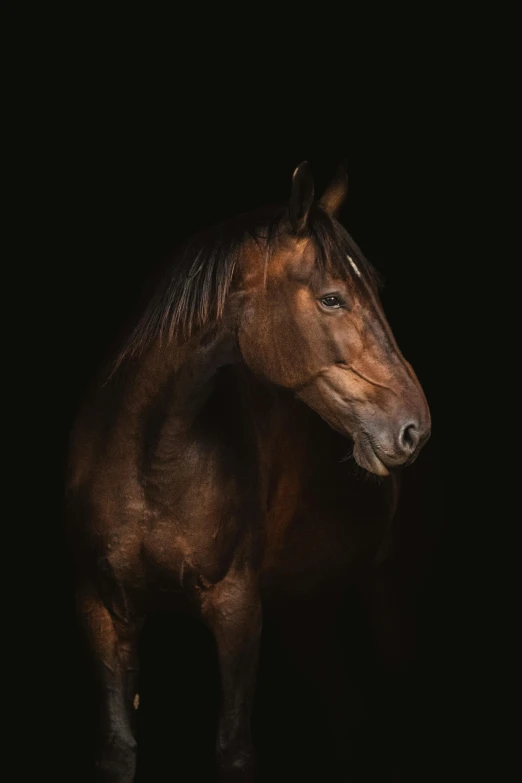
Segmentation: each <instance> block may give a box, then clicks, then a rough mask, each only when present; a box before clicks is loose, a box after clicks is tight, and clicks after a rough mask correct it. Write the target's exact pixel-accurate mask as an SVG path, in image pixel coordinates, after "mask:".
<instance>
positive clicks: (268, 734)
mask: <svg viewBox="0 0 522 783" xmlns="http://www.w3.org/2000/svg"><path fill="white" fill-rule="evenodd" d="M83 97H85V101H84V100H83ZM127 97H128V96H127ZM113 98H114V100H113ZM169 101H171V104H172V105H171V109H172V112H171V114H170V117H169V119H168V120H165V118H164V117H163V116H161V117H159V116H156V115H154V113H149V112H148V110H147V109H143V108H142V107H141V105H135V104H134V103H133V101H132V100H129V101H127V102H126V105H125V107H123V106H122V105H120V103H119V102H118V101H117V100H116V98H115V97H114V95H113V93H112V91H111V89H109V88H107V90H106V92H103V91H102V92H101V94H89V95H85V96H84V95H83V93H82V101H81V102H75V103H74V104H72V105H71V111H70V113H69V111H67V107H65V108H64V107H63V106H61V107H60V110H59V111H58V112H57V114H56V117H58V118H59V120H60V121H59V122H57V124H56V133H55V135H54V138H53V144H52V161H47V164H48V165H46V175H47V176H48V177H49V179H47V180H46V182H47V183H48V184H49V188H47V187H46V188H43V187H42V195H44V196H45V193H47V200H46V201H45V203H44V205H43V206H42V213H43V214H44V216H45V219H44V221H43V223H45V226H44V228H43V234H42V235H43V237H45V240H44V247H45V251H46V264H45V270H44V271H42V269H41V268H39V271H38V274H37V275H36V278H35V279H36V280H38V285H40V281H41V285H42V301H41V302H40V304H41V305H43V306H42V308H41V309H42V311H43V315H42V316H41V318H40V316H39V324H40V326H41V343H40V348H41V353H42V355H43V354H44V355H45V362H44V369H43V370H42V375H41V378H40V386H41V392H42V399H43V400H45V403H44V404H45V411H46V414H45V418H46V422H45V427H46V432H45V439H44V442H43V443H42V444H41V458H42V463H43V474H45V478H44V484H45V488H44V493H45V495H44V497H45V498H46V501H45V513H44V518H45V520H46V524H45V536H43V537H42V546H43V547H45V569H44V573H43V575H42V582H41V589H42V592H43V593H44V594H45V601H44V602H43V603H44V610H43V612H42V615H43V618H44V625H43V629H42V631H41V633H42V637H41V638H43V639H45V640H47V642H46V644H45V645H44V647H45V652H46V672H47V673H46V676H45V682H47V683H51V684H52V687H47V685H45V684H43V683H42V681H40V680H38V682H39V685H38V687H39V688H40V690H39V691H38V692H39V693H40V694H41V699H40V700H39V707H38V711H39V712H38V715H39V716H40V717H41V718H43V732H41V734H42V737H43V739H44V742H43V747H44V754H46V756H48V757H49V759H51V760H52V768H53V770H54V774H55V779H57V780H61V779H64V780H65V779H68V780H73V779H74V780H78V781H83V780H88V779H89V778H88V772H87V770H88V768H89V765H90V763H91V747H92V742H93V719H94V717H93V716H94V707H93V700H92V688H91V683H90V678H89V672H88V667H87V665H86V662H85V660H84V657H83V653H82V647H81V643H80V640H79V637H78V634H77V632H76V627H75V622H74V617H73V611H72V610H73V600H72V573H71V569H70V564H69V561H68V556H67V551H66V548H65V544H64V537H63V534H62V525H63V513H62V505H61V504H62V481H63V478H62V476H63V472H62V471H63V464H64V460H65V454H66V442H67V436H68V431H69V428H70V426H71V423H72V420H73V417H74V413H75V411H76V409H77V406H78V404H79V401H80V397H81V394H82V391H83V389H84V387H85V384H86V383H87V381H88V380H89V378H90V377H91V375H92V373H93V371H94V370H95V369H96V366H97V364H98V362H99V361H100V359H101V358H102V356H103V353H104V350H105V348H106V347H107V345H108V344H109V343H110V341H111V340H112V339H113V337H114V335H115V334H116V333H117V330H118V328H119V326H120V325H121V322H122V321H124V320H125V318H126V317H127V316H128V315H129V314H130V313H131V311H132V309H133V306H134V304H135V302H136V300H137V298H138V296H139V294H140V291H141V285H142V281H143V278H144V277H145V276H146V275H147V273H148V271H149V270H151V269H153V268H154V267H155V265H157V264H158V263H159V262H160V261H161V259H162V258H163V257H164V256H165V254H167V253H168V252H169V251H170V250H171V249H172V248H174V247H175V246H176V244H177V242H178V241H180V240H181V239H183V238H184V237H186V236H187V235H188V234H189V233H191V232H192V231H196V230H197V229H199V228H202V227H204V226H205V225H207V224H209V223H212V222H216V221H218V220H220V219H222V218H226V217H227V216H232V215H234V214H235V213H237V212H238V211H244V210H247V209H250V208H253V207H256V206H260V205H262V204H264V203H267V202H272V201H277V200H283V199H285V198H287V196H288V193H289V188H290V182H291V176H292V172H293V170H294V168H295V166H296V165H297V164H298V163H299V162H300V161H301V160H303V159H308V160H309V161H310V163H311V165H312V169H313V172H314V175H315V180H316V187H317V192H318V193H320V192H321V191H322V189H323V187H324V186H325V185H326V183H327V181H328V178H329V176H330V175H331V174H332V172H333V169H334V168H335V166H336V164H337V162H338V161H339V159H340V158H343V157H344V158H347V161H348V168H349V174H350V199H349V203H348V206H347V208H346V209H345V210H344V212H343V214H342V220H343V222H344V224H345V225H346V227H347V228H348V230H349V231H350V233H351V234H352V236H353V237H354V239H355V240H356V241H357V242H358V244H359V245H360V246H361V247H362V249H363V251H364V252H365V254H366V255H367V257H368V258H369V259H370V260H371V261H372V262H373V263H374V264H375V266H376V267H377V268H378V269H379V271H380V272H381V273H382V274H383V276H384V279H385V288H384V292H383V301H384V306H385V310H386V312H387V315H388V317H389V321H390V323H391V325H392V328H393V329H394V332H395V335H396V337H397V339H398V342H399V345H400V346H401V348H402V350H403V353H404V355H405V356H406V358H407V359H408V360H409V361H410V362H411V363H412V364H413V366H414V368H415V369H416V371H417V374H418V376H419V379H420V381H421V383H422V384H423V386H424V389H425V391H426V395H427V398H428V401H429V403H430V406H431V409H432V415H433V436H432V439H431V440H430V442H429V444H428V445H427V446H426V448H425V452H424V453H423V455H422V467H423V476H424V479H423V483H422V485H421V489H420V490H418V491H419V492H420V496H421V498H422V503H421V505H422V508H423V512H424V519H423V520H420V522H419V524H420V525H424V526H425V528H426V529H427V530H428V534H427V538H428V539H429V541H430V547H431V554H430V557H429V559H428V563H427V568H426V576H425V580H424V586H423V588H422V591H421V592H420V593H419V597H418V603H419V640H420V641H419V650H418V657H417V662H416V665H415V667H414V673H413V675H412V677H413V679H411V678H410V684H409V686H408V687H409V688H410V692H411V693H410V695H411V694H413V696H414V699H413V702H411V701H410V704H413V707H412V708H411V709H412V710H413V712H412V713H411V714H410V716H409V718H410V720H409V722H407V724H405V725H406V727H407V728H406V729H405V730H406V731H407V732H410V733H411V738H409V740H408V743H407V744H408V745H409V748H410V751H409V755H408V759H407V762H406V766H407V768H408V770H409V772H408V774H409V775H410V778H409V779H411V780H419V781H421V780H422V781H424V780H431V779H432V776H433V779H435V778H436V777H437V775H439V772H440V770H443V769H444V768H445V765H446V763H447V760H448V758H449V757H450V755H451V748H452V738H453V733H454V729H455V709H456V705H457V704H458V700H456V697H455V683H456V682H457V681H458V679H459V676H460V669H459V667H460V666H461V661H460V659H459V656H458V653H457V652H456V650H455V626H456V623H457V622H458V618H457V617H456V612H455V611H454V608H453V607H454V602H455V600H456V599H455V596H456V595H458V591H459V584H458V578H457V569H456V561H455V554H454V546H452V544H450V540H451V539H450V538H449V534H448V530H447V526H445V524H444V519H443V511H442V506H443V490H442V486H443V470H442V454H443V448H444V437H443V425H444V412H443V408H444V390H443V385H442V382H441V374H442V363H443V360H442V354H443V350H444V347H445V343H446V335H445V333H444V331H443V329H442V327H441V317H440V316H441V312H444V309H445V307H446V303H445V300H444V293H443V286H442V282H441V258H443V255H444V242H443V241H441V239H440V230H439V228H440V227H439V212H440V210H439V205H438V204H437V203H436V199H435V196H434V195H433V190H432V186H431V182H432V180H433V178H434V177H435V176H436V171H435V167H436V164H435V163H434V162H433V160H432V159H431V158H430V156H429V154H428V153H427V149H428V148H429V146H430V144H431V142H432V136H431V131H430V129H429V126H428V124H426V125H425V124H423V123H422V122H421V121H419V118H418V116H417V115H416V113H415V112H414V111H412V112H410V113H409V114H407V115H406V114H403V115H402V116H400V115H399V116H398V117H396V118H395V123H394V125H393V128H391V127H389V126H385V125H384V124H382V123H380V122H377V123H376V125H375V126H374V127H371V126H370V125H368V126H367V130H364V131H362V130H361V131H360V132H359V133H357V132H354V129H353V127H352V125H351V124H350V123H345V124H343V122H339V123H337V126H336V131H337V133H336V137H341V138H342V142H341V143H338V144H336V145H335V146H334V145H331V146H329V145H328V143H323V144H317V143H314V144H310V143H306V142H305V141H303V139H302V137H301V136H300V134H299V133H296V134H295V140H293V138H292V132H290V133H285V134H283V136H284V139H285V143H284V145H283V144H282V143H281V135H280V127H279V126H278V125H277V123H274V124H270V123H268V124H266V125H265V126H264V128H263V129H259V128H257V127H256V125H255V122H254V120H253V119H251V120H250V119H249V120H248V121H246V120H245V118H244V115H243V113H242V110H241V109H240V108H237V110H236V112H235V113H234V114H232V115H228V116H227V118H226V125H224V123H223V122H221V121H220V118H216V116H215V115H212V114H209V115H208V116H206V113H205V106H204V105H200V106H198V114H197V120H196V119H195V118H194V117H193V116H192V114H191V111H192V110H191V108H190V107H189V106H188V104H187V106H185V104H184V103H183V102H182V101H181V100H178V102H176V98H175V97H174V98H170V97H166V96H163V105H165V102H167V103H168V102H169ZM253 116H254V117H255V114H254V115H253ZM365 127H366V126H365ZM343 137H344V138H343ZM40 184H42V183H40ZM34 263H35V266H38V264H37V263H36V261H35V262H34ZM414 469H415V468H412V469H411V470H412V471H413V470H414ZM348 609H349V611H350V612H352V614H353V629H354V630H353V636H354V642H353V646H354V650H355V652H354V660H355V661H356V662H357V664H358V665H360V667H361V670H362V671H363V672H364V675H365V677H366V680H367V681H368V682H369V684H370V686H371V684H372V682H373V680H374V675H375V678H376V677H377V676H378V675H377V674H376V673H375V670H374V668H372V667H373V664H372V662H371V654H370V652H369V650H368V647H367V644H368V642H367V638H366V629H365V625H364V620H363V618H361V617H360V616H359V615H358V610H357V607H356V605H355V604H354V605H350V606H349V607H348ZM142 653H143V661H144V667H143V668H144V672H143V691H144V693H145V696H144V699H143V706H142V717H143V725H142V729H141V730H142V732H143V737H144V739H143V747H144V748H145V757H144V760H143V762H142V768H143V769H144V770H145V769H146V770H147V774H148V776H147V775H146V774H145V773H144V772H143V773H142V774H143V775H144V776H143V777H142V778H141V779H142V780H146V781H150V782H151V783H152V782H153V781H162V780H165V779H167V778H168V776H164V775H165V773H164V771H163V770H165V768H168V765H172V769H173V770H174V769H175V768H176V765H178V766H179V767H180V769H181V770H182V773H181V776H180V778H179V779H180V780H187V781H189V780H199V779H202V780H203V779H205V777H204V775H205V774H209V773H208V769H210V768H211V761H212V742H213V728H214V720H215V709H216V704H217V700H218V689H217V680H216V676H217V675H216V671H215V660H214V657H213V655H214V653H213V647H212V642H211V639H210V638H209V637H208V636H207V634H206V632H205V631H204V630H203V629H201V628H200V627H199V626H198V625H197V624H196V623H192V622H189V621H187V620H177V619H174V618H162V619H160V620H157V621H153V622H151V623H150V624H149V626H148V627H147V629H146V632H145V636H144V641H143V649H142ZM47 661H48V662H47ZM283 686H284V687H283ZM281 693H283V694H284V695H283V696H280V694H281ZM259 694H260V695H259V699H258V704H259V706H258V708H257V712H256V717H255V721H256V722H255V725H256V727H257V729H256V731H257V736H258V745H259V746H260V747H261V748H262V751H263V753H264V755H265V759H266V764H267V765H268V768H269V767H270V764H276V762H275V759H276V757H277V755H278V754H282V755H283V757H284V756H285V748H286V761H283V762H281V764H282V766H281V767H280V768H279V769H280V774H281V776H282V777H281V778H276V776H275V775H273V776H271V777H270V776H269V777H268V778H267V779H269V780H274V781H275V780H276V779H281V780H293V779H296V780H297V779H303V775H304V774H305V772H306V771H309V772H310V771H311V772H313V771H314V769H316V767H314V764H318V763H319V762H318V761H317V759H320V757H321V754H322V753H324V752H327V749H328V738H327V737H326V736H323V735H322V734H321V731H320V729H317V726H318V725H319V726H320V725H321V716H320V715H319V714H318V712H317V710H318V708H317V705H315V703H314V700H313V697H312V696H311V695H310V693H309V691H308V690H307V687H306V684H305V683H303V681H301V680H300V678H299V676H298V674H297V673H296V672H294V671H293V670H292V668H291V666H290V665H289V663H288V662H287V661H285V659H284V658H282V657H281V654H280V651H279V650H278V648H277V643H276V640H275V638H274V636H273V634H272V635H271V630H270V628H269V627H268V628H267V631H266V639H265V641H264V647H263V656H262V665H261V672H260V688H259ZM280 699H281V700H280ZM50 704H52V710H51V714H52V719H51V717H50V713H49V706H50ZM307 710H308V717H306V716H307ZM379 731H380V733H379ZM379 731H376V733H374V732H373V729H372V732H370V733H368V734H367V735H366V736H363V737H362V740H361V747H363V748H364V752H365V753H366V754H367V779H368V780H381V779H383V778H382V769H381V768H380V767H379V764H380V763H381V761H382V759H380V756H381V755H382V752H381V747H385V746H386V734H387V727H384V728H383V727H381V728H380V729H379ZM289 759H292V761H289ZM285 764H286V766H285ZM143 765H145V766H143ZM276 767H277V765H276ZM317 769H319V767H317ZM437 770H438V771H439V772H438V771H437ZM72 771H74V772H72ZM172 777H173V774H172ZM168 779H170V778H168ZM173 779H174V778H173ZM210 779H211V778H209V780H210ZM318 779H319V778H318ZM438 779H440V778H438Z"/></svg>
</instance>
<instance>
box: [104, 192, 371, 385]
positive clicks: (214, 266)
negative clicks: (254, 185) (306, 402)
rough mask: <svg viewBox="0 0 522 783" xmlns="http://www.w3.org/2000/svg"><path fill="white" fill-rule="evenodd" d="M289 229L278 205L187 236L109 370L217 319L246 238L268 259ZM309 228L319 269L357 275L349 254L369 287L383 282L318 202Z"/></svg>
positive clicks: (221, 312)
mask: <svg viewBox="0 0 522 783" xmlns="http://www.w3.org/2000/svg"><path fill="white" fill-rule="evenodd" d="M287 230H288V211H287V206H286V205H282V206H281V205H276V206H269V207H263V208H261V209H257V210H255V211H253V212H249V213H245V214H242V215H238V216H236V217H234V218H232V219H230V220H227V221H226V222H224V223H220V224H217V225H214V226H211V227H210V228H207V229H205V230H204V231H201V232H200V233H198V234H196V235H195V236H193V237H191V238H190V239H188V240H187V241H186V242H185V243H184V244H183V245H182V246H181V247H180V249H179V251H178V252H177V253H176V254H175V255H174V257H173V259H172V261H171V262H170V263H169V264H168V267H167V271H166V273H165V274H164V276H163V279H162V282H161V283H160V285H159V286H158V287H157V288H156V291H155V293H154V294H153V296H152V298H151V299H150V300H149V302H148V304H147V305H146V307H145V310H144V312H143V314H142V316H141V318H140V319H139V320H138V323H137V325H136V326H135V328H134V329H133V330H132V332H131V333H130V335H129V336H128V337H127V339H126V340H125V342H124V344H123V348H122V349H121V351H120V353H119V354H118V356H117V357H116V360H115V361H114V364H113V369H112V373H111V374H113V373H114V372H116V370H117V369H118V368H119V367H120V366H121V365H122V364H123V363H124V362H125V361H126V360H131V359H133V358H136V357H138V356H140V355H141V354H142V353H143V352H144V351H145V350H146V348H148V347H149V346H150V345H151V344H152V343H153V342H154V341H155V340H157V339H159V340H160V341H163V340H164V341H166V342H172V341H179V340H188V339H190V337H192V336H193V335H194V334H195V333H196V332H197V331H199V330H200V329H201V328H204V327H206V326H209V325H211V324H213V323H216V322H217V321H219V319H220V318H221V317H222V315H223V311H224V307H225V303H226V300H227V296H228V293H229V290H230V286H231V283H232V278H233V275H234V270H235V268H236V264H237V262H238V259H239V257H240V253H241V249H242V247H243V245H244V243H245V241H247V240H248V239H253V240H254V241H255V242H256V243H258V245H259V246H260V247H261V248H262V249H263V250H264V253H265V259H266V262H268V259H269V258H270V256H271V254H272V252H273V251H274V249H275V247H276V245H277V239H278V237H279V236H280V234H281V233H283V232H284V231H287ZM307 232H308V236H309V237H310V238H311V239H312V241H313V243H314V245H315V248H316V251H317V264H318V267H319V268H320V269H327V270H335V271H337V272H340V273H341V274H344V275H345V276H346V275H347V274H349V275H350V276H352V277H353V275H354V270H353V267H352V265H351V263H350V258H351V259H353V261H354V262H355V263H356V264H357V267H358V269H359V271H360V272H361V274H362V275H363V277H364V278H365V279H366V281H367V282H368V283H369V284H370V286H371V288H372V289H373V290H377V289H378V288H379V287H380V278H379V275H378V273H377V271H376V270H375V268H374V267H373V266H372V265H371V264H370V262H369V261H368V260H367V259H366V258H365V256H364V255H363V253H362V251H361V250H360V248H359V247H358V246H357V245H356V243H355V242H354V240H353V239H352V237H351V236H350V235H349V234H348V232H347V231H346V230H345V229H344V228H343V227H342V226H341V225H340V224H339V223H337V222H336V221H333V220H332V219H331V218H330V217H329V216H328V215H327V214H326V213H325V212H324V211H323V210H322V209H321V207H320V206H319V205H318V204H313V205H312V209H311V211H310V215H309V220H308V226H307Z"/></svg>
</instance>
